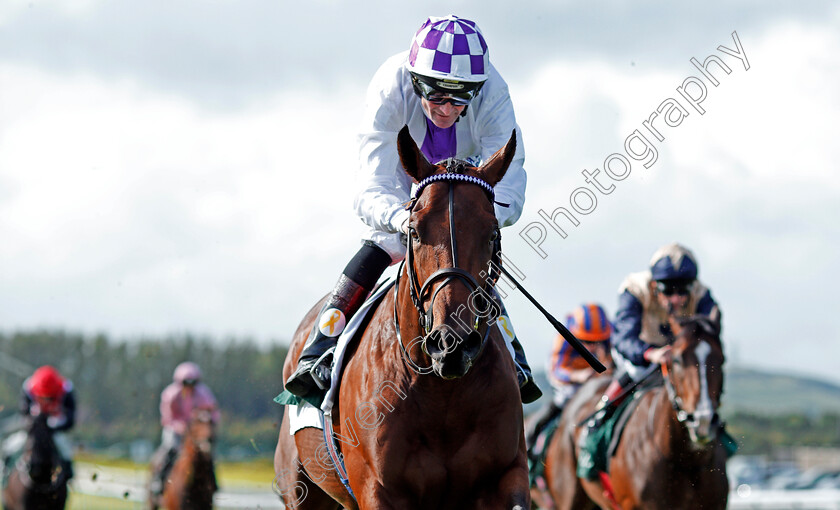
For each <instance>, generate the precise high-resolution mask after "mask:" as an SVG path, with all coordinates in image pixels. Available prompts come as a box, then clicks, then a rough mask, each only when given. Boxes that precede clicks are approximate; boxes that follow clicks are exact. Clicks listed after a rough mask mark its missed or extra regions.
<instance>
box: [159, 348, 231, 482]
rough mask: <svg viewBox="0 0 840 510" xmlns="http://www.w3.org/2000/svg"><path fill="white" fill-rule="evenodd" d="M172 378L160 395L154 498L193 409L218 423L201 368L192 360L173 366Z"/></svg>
mask: <svg viewBox="0 0 840 510" xmlns="http://www.w3.org/2000/svg"><path fill="white" fill-rule="evenodd" d="M172 379H173V381H172V383H171V384H169V386H167V387H166V388H164V390H163V392H162V393H161V395H160V424H161V426H162V427H163V432H162V434H161V436H162V437H161V445H160V447H159V448H158V450H157V451H156V452H155V454H154V457H153V461H152V465H153V466H155V474H154V476H153V477H152V483H151V491H152V493H153V494H155V495H160V494H162V493H163V483H164V481H165V480H166V477H167V476H168V474H169V470H170V469H171V468H172V464H173V462H174V460H175V457H176V456H177V455H178V450H179V449H180V447H181V442H182V440H183V437H184V433H186V431H187V427H188V426H189V422H190V418H191V417H192V412H193V410H195V409H207V410H210V411H211V413H212V414H211V416H212V420H213V423H218V421H219V408H218V405H217V403H216V397H214V396H213V392H212V391H210V388H208V387H207V385H205V384H204V383H202V382H201V369H200V368H199V367H198V365H196V364H195V363H193V362H191V361H185V362H183V363H181V364H180V365H178V366H177V367H175V373H174V374H173V376H172Z"/></svg>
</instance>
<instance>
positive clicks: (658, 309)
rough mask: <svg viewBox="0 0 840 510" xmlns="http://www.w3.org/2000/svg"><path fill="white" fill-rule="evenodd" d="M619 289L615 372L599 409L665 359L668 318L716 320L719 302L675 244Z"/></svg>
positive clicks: (690, 257) (661, 250)
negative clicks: (708, 318)
mask: <svg viewBox="0 0 840 510" xmlns="http://www.w3.org/2000/svg"><path fill="white" fill-rule="evenodd" d="M618 292H619V296H618V311H617V312H616V317H615V334H614V335H613V349H612V357H613V360H614V361H615V364H616V373H615V378H614V379H613V380H612V381H611V382H610V385H609V387H607V390H606V392H605V394H604V395H603V396H602V397H601V402H600V404H599V406H600V407H604V405H606V404H607V403H608V402H612V404H611V406H610V407H611V408H615V406H616V405H617V404H618V403H619V402H617V401H616V399H618V397H619V395H620V394H621V393H622V390H623V388H624V387H626V386H627V385H629V384H630V383H631V382H634V381H635V382H639V381H640V380H641V378H642V377H643V376H644V372H645V370H646V369H647V368H648V367H649V366H650V365H651V364H654V363H657V364H664V363H667V362H668V360H669V359H670V355H671V343H672V342H673V341H674V337H673V334H672V333H671V326H670V324H669V323H668V317H669V316H671V315H674V316H689V315H706V316H708V317H711V318H712V319H713V320H715V321H716V322H718V323H720V310H719V308H718V305H717V303H716V302H715V300H714V299H713V298H712V294H711V292H710V291H709V289H708V288H707V287H706V286H705V285H703V284H702V283H700V281H699V280H698V279H697V259H696V258H695V257H694V254H693V253H692V252H691V251H689V250H688V248H686V247H684V246H682V245H679V244H676V243H672V244H667V245H665V246H663V247H661V248H659V249H658V250H657V251H656V253H654V254H653V258H652V259H651V261H650V269H649V270H647V271H643V272H639V273H632V274H630V275H629V276H628V277H627V278H626V279H625V280H624V282H623V283H622V284H621V287H619V290H618ZM608 412H609V411H608ZM608 412H607V413H608ZM607 413H604V414H607ZM596 424H597V423H596Z"/></svg>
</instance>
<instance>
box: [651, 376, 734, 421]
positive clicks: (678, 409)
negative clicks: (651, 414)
mask: <svg viewBox="0 0 840 510" xmlns="http://www.w3.org/2000/svg"><path fill="white" fill-rule="evenodd" d="M661 368H662V379H663V380H664V382H665V389H666V390H667V392H668V400H669V401H670V402H671V407H672V408H673V409H674V412H675V413H676V417H677V421H678V422H679V423H682V424H684V425H685V426H686V427H697V425H698V423H697V421H698V420H697V417H696V416H695V414H694V413H690V412H688V411H686V410H685V408H684V403H683V401H682V397H680V396H679V395H678V394H677V390H676V388H675V387H674V383H673V381H672V380H671V371H670V369H669V368H668V366H666V365H662V366H661ZM710 426H711V429H710V430H717V429H718V428H720V427H722V426H723V422H722V421H721V419H720V416H719V415H718V412H717V409H714V410H713V413H712V417H711V425H710Z"/></svg>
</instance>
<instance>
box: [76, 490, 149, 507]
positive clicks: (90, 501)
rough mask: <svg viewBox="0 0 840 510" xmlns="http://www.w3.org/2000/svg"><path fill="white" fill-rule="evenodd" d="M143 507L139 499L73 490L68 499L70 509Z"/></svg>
mask: <svg viewBox="0 0 840 510" xmlns="http://www.w3.org/2000/svg"><path fill="white" fill-rule="evenodd" d="M142 508H143V503H140V502H137V501H122V500H119V499H117V498H103V497H100V496H88V495H87V494H79V493H77V492H72V493H71V494H70V498H69V499H68V501H67V509H68V510H141V509H142Z"/></svg>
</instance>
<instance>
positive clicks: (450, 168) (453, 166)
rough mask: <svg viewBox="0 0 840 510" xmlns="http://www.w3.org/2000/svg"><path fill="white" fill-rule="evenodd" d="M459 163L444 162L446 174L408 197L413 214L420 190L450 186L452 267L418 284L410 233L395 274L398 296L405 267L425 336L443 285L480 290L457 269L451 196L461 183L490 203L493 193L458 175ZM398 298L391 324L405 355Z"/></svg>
mask: <svg viewBox="0 0 840 510" xmlns="http://www.w3.org/2000/svg"><path fill="white" fill-rule="evenodd" d="M459 163H463V162H460V161H457V160H448V161H447V172H446V173H443V174H435V175H431V176H429V177H426V178H425V179H423V180H422V181H420V183H419V184H418V185H417V189H416V190H415V191H414V194H413V196H412V198H411V201H410V202H409V205H408V210H409V211H411V212H413V211H414V206H415V205H416V204H417V200H418V199H419V198H420V194H421V193H422V192H423V190H424V189H425V188H426V187H427V186H428V185H430V184H432V183H435V182H448V183H449V242H450V247H451V250H452V267H445V268H441V269H438V270H437V271H435V272H434V273H432V274H431V275H429V277H428V278H426V280H425V281H424V282H423V284H422V285H420V281H419V279H418V278H417V272H416V270H415V268H414V243H413V238H414V236H413V235H411V233H410V234H409V235H408V236H407V243H406V256H405V259H404V260H403V262H402V263H401V264H400V267H399V270H398V271H397V282H396V285H395V287H396V290H395V293H399V287H400V285H399V278H400V275H401V274H402V270H403V266H406V272H407V273H408V283H409V285H408V290H409V296H410V297H411V301H412V303H413V304H414V308H415V309H416V310H417V314H418V322H419V324H420V327H422V328H423V331H424V333H425V334H426V335H428V334H429V333H430V332H431V330H432V324H434V312H433V306H432V305H433V304H434V301H435V297H437V294H438V293H439V292H440V291H441V289H443V287H444V286H446V285H447V284H448V283H450V282H453V281H458V280H460V281H461V282H463V283H464V285H466V286H467V288H468V289H469V290H470V294H472V293H473V292H475V291H476V290H478V289H480V288H483V286H482V285H481V284H479V283H478V281H477V280H476V279H475V278H474V277H473V275H471V274H470V273H468V272H467V271H464V270H463V269H461V268H459V267H458V245H457V242H456V239H455V194H454V189H455V187H454V184H455V183H456V182H464V183H469V184H475V185H477V186H480V187H481V188H482V189H483V190H484V191H485V192H486V193H487V196H488V198H489V199H490V202H491V203H493V200H494V196H495V195H494V192H493V186H491V185H490V184H488V183H487V182H486V181H484V180H482V179H479V178H478V177H473V176H471V175H465V174H461V173H457V172H458V169H459V168H460V165H459ZM439 280H443V283H442V284H441V285H439V286H438V288H437V289H436V290H435V291H434V292H432V293H431V298H430V300H429V303H430V305H429V310H428V311H426V308H425V306H423V298H424V297H426V295H427V294H428V293H429V292H430V289H431V287H432V285H433V284H434V283H435V282H437V281H439ZM397 297H398V296H397V295H395V296H394V324H395V326H396V330H397V340H398V341H399V343H400V346H401V347H402V349H403V351H404V354H406V355H407V354H408V353H407V352H405V345H403V343H402V338H401V335H400V324H399V318H398V314H397V303H398V301H399V300H398V299H397ZM480 323H481V321H480V317H478V316H476V320H475V322H474V324H473V330H474V331H478V329H479V326H480ZM489 332H490V328H489V327H487V329H486V331H485V332H484V335H483V337H482V339H481V348H480V349H479V354H480V353H481V350H483V348H484V344H485V342H486V341H487V336H488V333H489Z"/></svg>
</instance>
